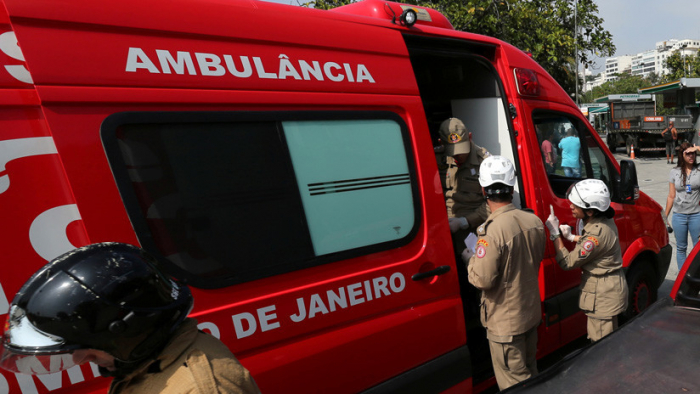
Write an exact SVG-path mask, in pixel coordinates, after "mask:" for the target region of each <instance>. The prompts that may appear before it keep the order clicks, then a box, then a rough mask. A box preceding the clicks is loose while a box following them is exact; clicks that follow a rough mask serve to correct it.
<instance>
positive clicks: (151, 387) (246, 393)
mask: <svg viewBox="0 0 700 394" xmlns="http://www.w3.org/2000/svg"><path fill="white" fill-rule="evenodd" d="M154 370H155V371H154ZM117 393H119V394H142V393H167V394H202V393H207V394H209V393H212V394H216V393H221V394H223V393H227V394H228V393H235V394H253V393H260V390H259V389H258V386H257V385H256V383H255V381H254V380H253V378H252V377H251V376H250V372H248V370H247V369H245V368H244V367H243V366H242V365H241V364H240V363H239V362H238V360H236V357H234V355H233V353H231V351H230V350H229V349H228V348H227V347H226V345H224V344H223V343H222V342H221V341H219V340H218V339H216V338H214V337H213V336H211V335H209V334H205V333H202V332H199V331H198V330H197V321H196V320H194V319H187V320H185V322H183V323H182V325H181V326H180V327H179V328H178V329H177V330H176V332H175V334H174V335H173V339H172V340H171V341H170V342H169V343H168V345H166V347H165V349H164V350H163V351H162V352H161V353H160V354H159V355H158V357H157V358H156V360H155V361H149V362H146V363H144V365H143V366H141V367H140V368H138V369H137V370H136V371H135V372H132V373H131V374H130V375H128V376H126V377H124V378H121V379H115V380H114V381H113V382H112V385H111V386H110V388H109V394H117Z"/></svg>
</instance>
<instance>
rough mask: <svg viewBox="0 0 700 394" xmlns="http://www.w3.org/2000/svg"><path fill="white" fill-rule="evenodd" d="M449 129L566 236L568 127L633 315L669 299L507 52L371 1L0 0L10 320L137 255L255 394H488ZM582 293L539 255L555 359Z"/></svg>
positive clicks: (628, 201)
mask: <svg viewBox="0 0 700 394" xmlns="http://www.w3.org/2000/svg"><path fill="white" fill-rule="evenodd" d="M449 117H459V118H460V119H462V120H463V121H464V123H465V124H466V126H467V127H468V129H469V130H470V131H471V132H472V134H473V140H474V142H475V143H477V144H478V145H480V146H484V147H486V148H487V149H488V150H489V151H490V152H491V153H492V154H498V155H503V156H506V157H509V158H510V159H512V160H513V162H514V163H515V164H516V166H517V169H518V183H517V185H516V192H515V201H514V203H515V204H516V205H517V206H518V207H520V208H523V209H525V208H527V209H531V210H533V211H534V212H535V213H536V214H537V215H538V216H539V217H540V218H541V219H543V220H544V219H545V218H546V217H547V215H548V213H549V206H550V204H551V205H553V206H554V207H555V210H556V214H557V216H558V217H559V218H560V220H561V222H562V224H564V223H566V224H570V225H571V226H572V227H574V228H575V227H576V226H577V223H576V222H575V220H574V218H573V217H572V216H571V213H570V209H569V203H568V202H567V200H566V198H565V193H566V190H567V188H568V187H569V186H570V185H571V184H572V183H574V182H576V181H577V180H578V179H577V178H569V177H566V176H565V175H564V173H563V171H561V169H560V168H558V169H557V171H555V173H553V174H549V175H548V174H547V172H546V171H545V166H544V162H543V159H542V153H541V150H540V146H541V144H542V142H543V139H544V138H545V135H546V134H547V133H550V132H556V131H561V130H567V129H573V130H575V133H576V135H578V137H579V139H580V142H581V153H580V163H581V169H580V171H581V177H582V178H597V179H602V180H604V181H605V182H606V183H607V184H608V185H609V186H610V188H611V190H612V191H613V193H612V194H613V201H614V203H613V207H614V208H615V210H616V211H617V215H616V223H617V226H618V228H619V232H620V244H621V246H622V250H623V257H624V265H625V269H626V272H627V276H628V278H629V281H630V288H631V291H630V293H631V301H632V302H631V308H630V311H629V314H634V313H636V312H638V311H639V310H641V309H643V308H645V307H646V306H647V305H649V304H650V303H651V302H652V301H653V300H654V299H655V295H656V290H657V288H658V285H659V283H660V282H661V280H662V278H664V276H665V274H666V271H667V269H668V265H669V261H670V256H671V247H670V246H669V242H668V234H667V232H666V229H665V226H664V223H663V220H662V217H661V214H660V212H661V207H660V206H659V205H658V204H657V203H655V202H654V201H652V200H651V199H650V198H649V197H648V196H646V195H644V194H643V193H640V192H639V190H638V186H637V180H636V172H635V169H634V164H633V163H632V162H630V161H623V162H622V163H618V162H617V161H616V160H615V159H614V157H613V156H612V155H611V153H610V152H609V151H608V149H607V148H606V147H605V144H604V143H603V142H602V141H601V139H600V138H599V137H598V135H597V133H596V132H595V131H594V130H593V128H592V127H591V126H590V124H589V123H588V122H587V121H586V119H585V118H584V117H583V116H582V114H581V113H580V111H579V110H578V108H577V107H576V106H575V104H574V103H573V102H572V100H571V99H570V98H569V97H568V96H567V94H566V93H565V92H564V91H563V90H562V89H561V87H560V86H559V85H558V84H557V83H556V82H555V81H554V80H553V79H552V78H551V77H550V76H549V75H548V74H547V73H546V72H545V71H544V70H543V69H542V68H541V67H540V66H539V65H537V64H536V63H535V62H534V61H533V60H532V59H531V58H530V57H529V56H528V55H527V54H526V53H524V52H522V51H521V50H519V49H517V48H515V47H513V46H511V45H509V44H507V43H505V42H502V41H499V40H497V39H494V38H490V37H484V36H480V35H475V34H470V33H465V32H460V31H455V30H454V29H453V28H452V26H451V24H450V22H449V21H448V20H447V19H446V18H445V17H444V16H443V15H441V14H440V13H438V12H436V11H434V10H431V9H426V8H421V7H415V6H408V5H403V4H399V3H393V2H383V1H378V0H366V1H363V2H359V3H354V4H352V5H348V6H345V7H340V8H337V9H335V10H332V11H322V10H314V9H308V8H303V7H296V6H288V5H281V4H274V3H267V2H260V1H254V0H225V1H221V0H216V1H214V0H199V1H192V0H175V1H174V0H167V1H166V0H151V1H136V0H119V1H114V0H102V1H91V0H90V1H88V0H73V1H70V2H57V1H49V0H0V213H1V214H0V218H1V223H2V230H0V231H1V234H2V236H1V237H0V240H1V241H0V242H2V244H1V250H2V254H3V257H2V260H1V261H2V268H1V270H0V285H1V286H2V291H1V292H0V311H1V313H6V311H7V305H8V301H11V299H12V297H13V296H14V294H15V293H16V292H17V290H18V289H19V288H20V286H21V285H22V284H23V283H24V282H25V281H26V280H27V279H28V278H29V276H30V275H31V274H32V273H33V272H35V271H36V270H37V269H38V268H39V267H41V266H43V265H44V264H45V263H46V262H47V261H48V260H50V259H52V258H53V257H56V256H58V255H59V254H61V253H63V252H66V251H68V250H70V249H72V248H74V247H78V246H82V245H86V244H89V243H95V242H105V241H118V242H126V243H131V244H135V245H140V246H142V247H144V248H145V249H147V250H149V251H151V252H153V253H159V254H161V255H163V256H166V257H168V258H169V260H170V261H172V264H171V265H170V266H168V267H167V269H168V271H169V273H170V274H172V275H173V276H175V277H177V278H179V279H181V280H185V281H187V283H188V284H189V285H190V286H191V287H192V290H193V294H194V297H195V307H194V310H193V312H192V316H193V317H195V318H197V319H198V320H199V327H200V328H201V329H202V330H205V331H208V332H210V333H211V334H212V335H215V336H216V337H218V338H220V339H221V340H222V341H224V342H225V343H226V344H227V345H228V346H229V347H230V348H231V349H232V350H233V352H234V353H235V354H236V355H237V357H238V358H239V359H240V360H241V362H242V363H243V364H244V365H245V366H246V367H247V368H248V369H249V370H250V371H251V372H252V374H253V376H254V377H255V379H256V381H257V382H258V384H259V386H260V388H261V390H262V391H263V392H265V393H281V392H284V393H289V392H293V393H297V392H299V393H301V392H304V393H306V392H319V393H321V392H323V393H356V392H368V393H383V392H472V391H473V392H478V391H482V390H483V389H484V388H485V387H487V386H489V385H492V384H493V383H494V381H493V379H492V371H491V363H490V360H489V351H488V345H487V343H486V339H485V334H484V330H483V328H481V326H480V323H479V319H478V313H477V311H478V303H479V296H478V293H477V292H475V291H474V289H473V288H470V287H469V286H467V285H466V282H465V281H464V280H462V283H460V273H462V272H463V271H464V267H463V265H462V264H461V263H460V262H457V261H455V257H454V251H453V249H452V242H451V239H450V231H449V227H448V222H447V215H446V210H445V201H444V197H443V190H442V185H441V182H440V176H439V174H440V172H439V168H438V164H437V161H436V155H435V151H434V146H437V145H438V141H437V130H438V126H439V124H440V123H441V122H442V121H443V120H444V119H446V118H449ZM568 246H569V247H572V245H571V244H569V245H568ZM579 276H580V274H579V272H577V271H574V272H566V271H563V270H561V269H560V268H559V267H558V266H557V264H556V262H555V261H554V250H553V246H552V245H551V243H549V242H548V245H547V251H546V258H545V259H544V261H542V264H541V269H540V286H541V288H540V290H541V291H540V295H541V298H542V320H543V322H542V324H541V325H540V328H539V356H540V357H544V356H546V355H548V354H551V353H552V352H553V351H555V350H557V349H559V348H561V347H562V346H563V345H565V344H567V343H569V342H571V341H572V340H574V339H575V338H578V337H580V336H582V335H584V334H585V331H586V327H585V316H584V315H583V314H582V313H581V312H580V311H579V309H578V288H577V286H578V284H579ZM97 376H98V374H97V371H96V369H95V368H91V367H90V366H83V367H75V368H73V369H71V370H68V371H66V372H63V373H55V374H45V375H40V376H37V377H33V376H26V375H13V374H8V373H5V374H3V375H0V393H6V392H10V393H18V394H19V393H22V394H28V393H47V392H55V393H66V392H71V393H73V392H79V393H92V392H103V390H104V389H105V387H106V385H107V383H108V381H107V380H106V379H103V378H99V377H97Z"/></svg>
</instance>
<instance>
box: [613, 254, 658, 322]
mask: <svg viewBox="0 0 700 394" xmlns="http://www.w3.org/2000/svg"><path fill="white" fill-rule="evenodd" d="M627 286H628V287H629V296H628V297H629V298H628V300H629V302H628V305H627V310H626V311H625V312H623V314H622V316H621V317H622V319H621V320H623V321H627V320H629V319H631V318H633V317H634V316H637V315H638V314H640V313H641V312H642V311H643V310H645V309H647V308H648V307H649V306H650V305H651V304H653V303H654V302H655V301H656V295H657V292H658V290H659V287H658V285H657V284H656V275H654V270H653V269H652V268H651V266H650V265H649V263H647V262H646V261H640V262H638V263H637V264H634V265H633V266H632V268H630V270H629V271H628V272H627Z"/></svg>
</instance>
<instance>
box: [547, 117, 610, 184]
mask: <svg viewBox="0 0 700 394" xmlns="http://www.w3.org/2000/svg"><path fill="white" fill-rule="evenodd" d="M533 120H534V123H535V127H536V130H537V138H538V142H539V147H540V153H541V157H542V161H543V164H544V168H545V171H546V172H547V177H548V179H549V183H550V185H551V187H552V190H553V191H554V193H555V194H556V195H557V196H559V197H562V198H563V197H564V196H565V195H566V190H567V189H568V188H569V186H570V185H571V184H573V183H575V182H577V181H578V180H580V179H587V178H595V179H600V180H602V181H604V182H606V183H608V184H610V179H611V178H610V173H611V172H610V171H611V163H610V161H609V160H608V159H607V156H606V155H605V153H604V152H603V150H602V149H601V148H600V146H599V145H598V143H597V142H596V140H595V138H593V136H592V135H591V134H590V131H589V130H588V129H587V128H586V127H585V126H584V125H583V124H582V123H580V122H578V121H577V120H576V119H572V118H569V117H568V116H565V115H563V114H559V113H551V112H536V113H535V114H534V116H533Z"/></svg>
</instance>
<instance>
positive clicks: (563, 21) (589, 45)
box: [303, 0, 615, 94]
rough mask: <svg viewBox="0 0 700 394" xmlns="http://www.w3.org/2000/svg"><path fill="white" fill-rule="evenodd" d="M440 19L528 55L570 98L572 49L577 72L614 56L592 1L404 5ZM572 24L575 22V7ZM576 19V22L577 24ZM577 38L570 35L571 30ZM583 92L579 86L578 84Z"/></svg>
mask: <svg viewBox="0 0 700 394" xmlns="http://www.w3.org/2000/svg"><path fill="white" fill-rule="evenodd" d="M350 2H351V1H350V0H312V1H310V2H308V3H305V4H303V5H305V6H313V7H315V8H320V9H329V8H334V7H337V6H340V5H344V4H348V3H350ZM406 3H408V4H415V5H420V6H424V7H429V8H433V9H436V10H438V11H440V12H441V13H442V14H444V15H445V16H446V17H447V18H448V19H449V20H450V21H451V22H452V25H453V26H454V27H455V29H457V30H462V31H468V32H472V33H478V34H484V35H488V36H492V37H496V38H499V39H501V40H504V41H506V42H509V43H510V44H512V45H514V46H516V47H518V48H520V49H522V50H524V51H527V52H530V53H531V54H532V56H533V58H534V59H535V60H536V61H537V62H538V63H539V64H540V65H542V67H544V69H545V70H547V72H549V73H550V74H551V75H552V76H553V77H554V79H556V80H557V82H559V84H560V85H561V86H562V87H563V88H564V89H565V90H566V91H567V92H569V93H572V94H573V93H574V92H575V91H576V83H577V80H576V72H575V70H576V49H578V54H579V61H580V65H581V70H582V69H583V68H585V67H586V66H588V65H592V64H593V62H594V60H593V55H595V56H598V57H607V56H612V55H613V54H614V53H615V45H613V42H612V35H611V34H610V32H608V31H607V30H605V29H604V28H603V27H602V25H603V19H601V18H600V17H599V16H598V15H597V13H598V6H597V5H596V3H595V2H594V1H593V0H578V1H577V0H407V1H406ZM575 5H578V6H577V8H576V18H574V6H575ZM575 19H576V21H575ZM575 25H576V26H578V29H579V34H578V35H575V34H574V26H575ZM578 83H579V86H581V84H582V81H580V80H579V81H578Z"/></svg>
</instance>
